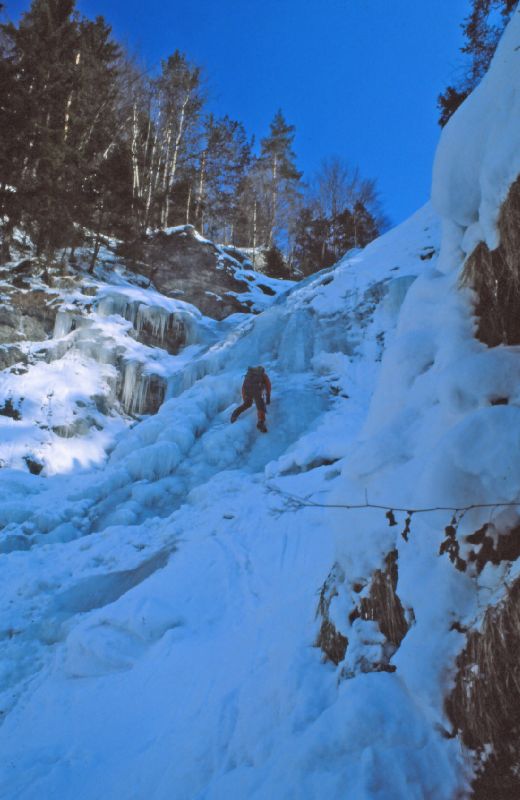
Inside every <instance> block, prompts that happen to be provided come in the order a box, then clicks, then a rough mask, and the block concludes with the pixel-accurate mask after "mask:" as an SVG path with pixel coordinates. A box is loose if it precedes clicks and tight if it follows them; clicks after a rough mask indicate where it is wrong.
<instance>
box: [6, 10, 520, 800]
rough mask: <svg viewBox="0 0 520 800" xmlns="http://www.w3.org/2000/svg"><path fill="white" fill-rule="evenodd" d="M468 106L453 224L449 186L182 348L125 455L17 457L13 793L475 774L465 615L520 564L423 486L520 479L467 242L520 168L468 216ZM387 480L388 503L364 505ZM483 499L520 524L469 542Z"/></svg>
mask: <svg viewBox="0 0 520 800" xmlns="http://www.w3.org/2000/svg"><path fill="white" fill-rule="evenodd" d="M519 32H520V15H519V13H518V12H516V13H515V15H514V17H513V21H512V23H511V25H510V27H509V29H508V32H507V34H506V36H505V38H504V40H503V42H502V45H501V48H500V49H499V51H498V53H497V56H496V58H495V61H494V64H493V67H492V70H491V73H490V76H489V80H488V84H487V85H491V87H492V89H490V90H489V91H493V92H494V93H495V94H496V95H497V97H498V96H499V95H500V92H503V93H506V94H507V93H508V92H509V94H510V93H511V89H510V87H511V84H512V83H514V82H515V81H516V83H515V86H516V87H517V86H518V85H519V83H518V81H517V78H518V77H519V66H518V62H519V58H520V54H519V53H518V48H517V45H516V42H517V40H518V36H519ZM513 54H514V55H513ZM506 67H507V69H506ZM493 71H494V72H493ZM493 76H494V77H493ZM478 91H480V95H479V94H478V93H475V96H476V97H477V100H478V97H479V96H480V97H487V96H488V95H487V91H488V90H487V89H486V88H485V85H484V84H483V85H482V87H481V90H478ZM515 91H517V89H515ZM473 102H477V101H473ZM486 102H487V100H486ZM482 103H483V106H484V107H485V102H484V100H483V101H482ZM500 107H501V108H502V106H500ZM466 108H467V106H463V107H462V109H461V110H460V111H459V112H458V115H456V117H455V118H454V121H453V124H452V123H450V125H449V126H448V127H447V128H446V131H445V133H444V134H443V140H442V143H441V149H440V151H439V153H440V154H439V157H438V161H437V167H436V177H435V180H434V186H436V187H437V188H436V190H435V192H434V200H435V203H436V206H437V209H438V213H439V214H440V215H441V216H442V229H443V232H442V234H441V220H440V217H439V216H438V214H437V213H436V212H434V211H433V210H432V208H431V207H430V206H426V207H425V208H424V209H422V210H421V211H420V212H418V213H417V214H416V215H415V216H414V217H412V218H411V219H410V220H409V221H408V222H407V223H405V224H404V225H402V226H400V227H399V228H397V229H396V230H394V231H391V232H390V233H388V234H386V235H385V236H383V237H382V238H381V239H379V240H377V241H376V242H374V243H372V244H371V245H370V246H369V247H367V248H366V249H365V250H364V251H363V252H361V253H356V254H354V255H352V256H351V257H347V258H345V259H344V260H343V261H342V262H340V263H339V265H337V266H336V267H335V268H334V269H331V270H325V271H323V272H322V273H319V274H317V275H315V276H312V277H311V278H309V279H307V280H306V281H304V282H302V283H300V284H298V285H297V286H296V287H294V288H293V289H291V290H290V291H289V292H288V293H287V294H285V295H284V296H283V297H280V298H279V299H278V300H277V301H275V302H274V304H273V305H272V306H271V308H269V309H268V310H266V311H264V312H263V313H262V314H260V315H259V316H257V317H254V318H252V317H250V318H244V317H236V318H234V319H230V320H227V321H226V322H225V323H222V326H221V327H219V328H218V330H217V331H215V329H214V328H211V330H210V332H209V333H208V335H207V336H206V335H205V334H204V335H202V334H201V335H200V336H199V335H197V337H198V338H197V341H196V342H195V343H194V344H192V345H189V346H188V347H186V348H185V349H183V350H181V351H180V352H179V353H177V354H175V353H172V354H166V353H163V355H162V356H161V359H163V360H162V361H161V364H162V368H163V369H164V375H165V376H166V380H167V386H168V392H167V399H166V401H165V402H164V403H163V404H162V406H161V407H160V409H159V411H158V413H157V414H155V415H153V416H149V417H146V418H144V419H142V420H141V421H139V422H137V424H134V425H133V426H132V427H131V428H127V427H126V426H125V427H124V429H122V430H118V431H115V432H114V434H113V439H112V440H111V441H112V445H111V449H110V454H109V456H108V458H107V460H106V461H104V462H102V463H99V462H98V466H90V467H88V468H86V465H85V464H83V466H82V462H81V459H78V462H79V463H75V464H74V465H72V464H70V463H68V464H67V465H66V469H65V468H64V469H61V468H60V467H59V465H57V467H56V468H55V469H54V470H51V469H49V470H48V475H47V476H46V477H44V476H43V475H40V476H35V475H30V474H27V472H22V471H20V470H17V469H3V470H1V471H0V497H1V501H2V502H1V505H0V523H1V524H2V526H3V530H2V534H1V539H0V546H1V549H2V553H3V554H2V555H1V556H0V565H1V574H2V588H3V596H4V603H3V604H2V608H1V611H0V614H1V618H0V632H1V636H2V645H3V646H2V661H1V680H0V687H1V694H0V703H1V706H0V709H1V714H2V717H3V724H2V726H1V728H0V752H1V753H2V759H1V764H0V794H1V796H2V797H6V798H13V800H14V798H17V800H36V799H37V798H38V800H41V798H49V799H51V798H52V800H54V798H56V800H58V798H59V800H64V799H65V800H68V799H69V798H70V800H72V798H74V800H76V799H80V800H97V798H99V797H106V798H125V800H127V799H128V800H152V799H153V800H162V799H163V798H164V800H166V799H167V798H168V800H170V799H171V798H172V797H174V798H175V800H195V799H198V800H217V798H219V799H222V800H223V799H224V798H226V800H227V799H228V798H240V800H242V798H244V800H245V799H246V798H247V800H250V798H257V800H264V798H276V800H293V799H294V800H303V799H304V798H308V799H309V800H314V799H315V798H316V799H317V800H321V798H327V800H330V798H338V799H339V798H348V800H403V798H406V800H414V799H416V800H425V799H426V798H428V800H454V799H455V798H462V797H465V796H467V786H468V780H469V777H470V766H469V765H470V760H469V754H468V753H466V752H464V751H463V748H462V745H461V744H460V741H459V739H458V738H457V737H455V736H453V735H452V734H453V732H452V730H451V725H450V722H449V721H448V720H447V718H446V715H445V711H444V698H445V697H446V695H447V694H448V693H449V691H450V687H451V686H452V682H453V675H454V670H455V658H456V655H457V653H458V652H459V651H460V650H461V648H462V647H463V645H464V641H465V637H464V635H463V633H462V631H463V630H464V629H466V628H468V627H469V628H471V627H478V625H479V622H480V620H481V619H482V615H483V613H484V611H485V609H486V608H487V607H488V606H489V604H490V603H492V602H496V601H497V600H498V599H499V598H500V597H501V596H502V595H503V592H504V590H505V587H506V586H507V584H508V583H510V582H511V580H513V579H514V578H515V577H517V573H518V566H517V565H516V563H515V564H510V563H509V562H502V563H501V564H499V565H496V566H493V565H491V564H487V565H486V566H485V568H484V569H483V571H482V572H481V573H480V574H479V575H477V572H476V570H475V569H472V568H471V565H470V568H469V569H467V570H466V571H463V570H460V569H457V564H456V563H453V561H452V560H451V559H450V558H449V553H444V554H443V555H439V549H440V547H441V545H442V544H443V542H444V540H445V535H446V534H445V528H446V526H448V524H449V523H450V519H451V516H452V512H451V511H449V510H436V511H428V512H424V513H423V512H420V513H419V512H416V513H413V514H411V521H410V523H409V525H408V528H409V530H408V531H407V535H406V536H405V537H403V536H402V533H403V530H404V529H405V517H406V516H407V513H406V512H405V511H403V512H401V511H397V510H396V509H397V508H403V509H424V508H430V507H440V506H442V507H444V506H445V507H458V508H460V507H462V506H466V505H473V504H475V503H478V504H480V503H496V504H499V503H502V502H504V503H505V502H514V501H516V500H518V474H519V473H520V446H519V445H520V442H517V439H518V438H519V436H520V433H519V431H520V409H519V406H520V392H519V389H518V387H519V385H520V381H519V378H520V353H519V351H518V348H517V347H506V346H501V347H497V348H492V349H488V348H487V347H485V345H483V344H481V343H480V342H478V341H477V340H476V339H475V338H474V329H475V320H474V315H473V308H474V297H473V294H472V292H471V291H470V290H469V289H461V288H460V287H459V284H458V277H459V274H460V269H461V267H462V263H463V256H464V248H463V247H462V244H461V243H462V242H464V241H469V238H471V240H472V241H473V242H475V236H476V230H477V229H476V227H474V226H475V224H476V222H477V221H478V223H479V225H480V228H479V230H480V231H481V232H484V231H485V230H486V228H487V226H490V225H491V224H492V219H494V223H493V224H496V219H497V216H498V205H497V204H499V203H500V202H502V200H503V199H504V192H503V188H500V190H497V192H496V193H495V195H492V193H491V192H488V193H487V195H486V197H487V198H488V200H486V204H485V207H483V206H481V207H480V211H478V210H477V207H476V206H475V204H473V206H472V208H473V211H472V213H471V214H470V215H469V216H464V219H462V217H459V216H458V214H459V212H461V209H460V204H458V203H457V202H455V201H454V204H451V205H450V203H448V202H447V200H446V198H445V197H443V193H442V192H440V190H439V186H440V185H442V179H441V178H440V177H439V174H440V175H441V176H442V175H443V174H444V175H445V174H448V173H450V169H453V170H455V169H459V170H464V165H463V164H462V163H461V162H463V161H464V156H465V154H466V156H467V158H468V159H471V158H472V157H473V156H474V154H475V152H476V151H475V148H474V147H472V146H469V145H468V142H469V141H470V140H471V135H472V132H473V131H475V133H474V135H475V136H478V130H477V129H476V128H475V125H476V121H475V120H478V119H479V115H478V114H477V112H476V111H475V110H474V108H473V107H472V106H469V108H470V111H466V110H465V109H466ZM511 108H512V109H513V111H511V113H514V108H516V106H514V105H513V106H511ZM504 109H505V106H504ZM504 113H505V112H504ZM465 114H466V119H467V123H466V125H465V124H464V119H465V116H464V115H465ZM506 116H507V115H506ZM486 119H487V117H486ZM457 120H459V121H457ZM460 120H462V122H461V121H460ZM485 121H486V120H484V122H485ZM502 122H503V124H505V125H507V124H509V123H508V122H507V120H506V122H504V121H503V120H502ZM450 126H451V128H450ZM455 126H458V130H459V134H458V135H455V134H453V133H452V132H450V130H451V131H453V130H456V127H455ZM508 130H510V135H511V136H516V135H517V128H515V127H514V126H511V127H510V128H508ZM493 141H495V140H494V139H493V137H491V138H488V145H489V147H490V148H492V147H493V146H494V145H493ZM457 142H458V146H457V144H456V143H457ZM446 143H448V144H446ZM517 144H520V143H517ZM479 152H480V155H479V157H480V159H481V164H482V165H484V166H483V167H482V172H479V171H478V170H477V171H476V172H475V171H473V172H471V170H470V169H469V166H468V169H467V170H466V172H465V175H466V176H467V178H468V181H469V183H470V186H469V190H468V191H472V192H473V196H476V194H478V190H477V189H476V188H475V185H474V183H472V181H474V180H477V181H479V180H480V178H481V176H482V174H485V175H487V176H488V178H489V180H491V178H490V177H489V176H490V175H491V172H493V173H494V174H496V175H498V174H500V175H503V172H500V170H498V167H497V165H496V162H495V166H494V168H493V170H487V167H485V164H487V163H488V161H487V156H486V153H487V151H486V148H485V147H483V149H482V150H481V151H479ZM515 152H517V151H515ZM443 153H444V155H443ZM504 153H505V154H506V155H507V153H509V149H508V148H504ZM450 159H452V163H451V162H450ZM471 169H473V167H472V168H471ZM439 171H440V172H439ZM472 175H473V176H474V177H472ZM475 176H476V177H475ZM514 177H515V176H513V177H512V179H514ZM488 178H486V180H488ZM500 180H502V178H500ZM454 191H455V190H454ZM492 196H493V197H494V201H493V202H491V201H490V200H489V198H491V197H492ZM449 197H450V198H452V197H453V193H450V194H449ZM464 197H466V194H464ZM450 202H451V201H450ZM478 214H480V215H481V216H480V217H479V218H478V219H477V217H478ZM472 226H473V227H472ZM470 229H471V232H470V233H469V234H467V230H470ZM455 233H456V236H455ZM480 235H483V233H481V234H480ZM465 236H466V240H464V237H465ZM457 237H458V238H457ZM468 237H469V238H468ZM439 253H440V254H439ZM136 291H138V290H137V289H136ZM139 291H140V290H139ZM111 292H113V290H110V291H108V290H107V298H108V297H109V296H111ZM138 299H139V298H138ZM117 302H119V301H117ZM139 302H141V301H140V300H139ZM154 302H155V304H156V305H159V306H160V305H161V303H162V302H163V301H161V300H160V298H156V299H155V301H154ZM118 308H119V311H121V308H120V307H119V306H118ZM112 310H115V311H117V309H112ZM125 313H126V312H125ZM186 313H187V312H186ZM190 313H193V314H195V316H196V313H195V312H190ZM123 316H125V315H123ZM116 317H117V319H116ZM159 317H160V313H159V312H154V316H153V319H154V320H156V321H157V320H158V319H159ZM105 319H106V320H107V321H108V322H107V323H106V324H109V323H110V324H112V325H116V324H117V325H120V326H123V321H122V319H123V318H122V317H121V316H120V315H119V316H118V315H117V314H115V315H112V314H109V315H108V316H107V317H106V318H105ZM95 324H98V322H96V323H95ZM126 324H127V325H129V324H130V326H131V325H134V322H132V320H130V322H129V321H128V319H127V322H126ZM195 327H196V330H198V331H199V330H200V331H207V330H208V328H207V326H206V322H205V320H204V319H202V318H197V321H196V326H195ZM210 327H211V326H210ZM80 330H81V329H80ZM61 333H62V334H64V330H62V331H61ZM123 334H124V332H122V333H121V341H123V339H124V335H123ZM64 335H65V338H66V337H67V336H71V335H74V332H71V333H66V334H64ZM125 335H126V334H125ZM127 338H128V337H127ZM132 341H133V340H132ZM134 344H135V342H134ZM129 346H130V345H129ZM136 346H137V345H136ZM139 346H140V347H141V346H143V345H141V344H139ZM161 352H162V351H161ZM259 363H262V364H264V366H265V367H266V369H267V371H268V373H269V375H270V377H271V380H272V382H273V397H272V403H271V406H270V407H269V413H268V420H267V422H268V427H269V433H268V434H267V435H265V436H264V435H261V434H259V433H258V432H257V430H256V427H255V419H254V416H255V415H254V413H253V411H250V412H248V413H247V414H244V415H243V416H241V417H240V419H239V421H238V422H237V423H236V424H235V425H230V424H229V415H230V412H231V410H232V409H233V408H234V406H235V404H236V403H237V402H239V392H240V384H241V379H242V375H243V374H244V372H245V370H246V368H247V366H248V365H249V364H259ZM47 367H48V368H49V370H52V369H53V362H51V363H50V364H48V365H47ZM41 369H42V371H43V370H44V369H45V365H43V364H41ZM43 374H44V373H43V372H42V376H43ZM20 377H23V376H20ZM42 380H43V377H42ZM68 380H70V379H68ZM85 380H86V379H85ZM83 389H84V391H85V393H86V394H88V393H89V387H88V385H87V384H85V385H84V386H83ZM67 402H68V401H66V400H64V404H65V405H66V404H67ZM10 424H12V425H13V426H14V425H16V424H18V423H17V422H16V421H15V420H12V421H11V422H10ZM78 442H79V444H78ZM80 444H81V442H80V439H79V438H78V440H77V446H78V447H80ZM75 446H76V445H75ZM52 473H54V474H52ZM364 503H370V504H373V505H379V506H382V508H369V507H365V508H359V509H347V508H345V507H343V506H345V505H363V504H364ZM385 509H394V510H395V512H394V513H395V518H396V521H397V523H398V524H397V525H393V524H389V522H392V517H391V515H390V516H387V515H386V513H385ZM484 522H492V523H493V524H494V525H495V527H496V530H497V531H498V530H500V531H507V530H509V529H510V528H511V527H513V526H514V525H516V524H518V510H517V509H516V508H514V507H509V508H507V509H504V508H500V507H498V506H497V507H496V508H494V509H482V508H477V509H473V510H471V511H470V512H468V513H466V514H465V515H464V516H463V517H462V518H461V519H460V520H459V521H458V534H457V535H458V537H459V539H460V541H461V543H462V536H463V535H464V534H469V533H472V532H473V531H475V530H476V529H477V528H479V527H480V526H481V525H482V524H483V523H484ZM461 548H462V549H461V551H460V553H461V557H462V556H467V550H464V546H463V544H461ZM389 554H393V555H392V557H393V559H394V562H395V564H396V565H397V571H398V572H397V583H396V588H395V591H396V594H397V596H398V597H399V599H400V603H401V604H402V609H403V615H404V618H405V619H406V624H407V628H408V630H407V632H406V634H405V635H404V638H402V641H400V642H399V643H398V644H397V645H396V644H395V643H394V645H393V646H392V647H390V644H391V643H390V642H389V640H388V638H387V637H385V636H384V635H383V632H382V630H381V627H380V625H379V624H378V621H377V620H373V619H369V618H367V615H365V616H363V615H362V614H360V613H358V611H359V608H360V606H361V605H362V603H363V601H367V599H368V598H369V594H370V589H371V580H372V577H373V575H374V574H375V573H376V571H377V570H381V569H383V566H384V564H385V559H387V558H388V555H389ZM327 578H329V586H331V587H332V591H331V593H330V595H329V599H330V607H329V609H328V613H329V617H330V621H331V623H332V624H333V626H334V628H335V629H336V631H338V632H341V634H342V635H343V636H345V637H346V639H348V646H347V649H346V654H345V658H344V660H340V662H339V664H338V665H337V666H335V665H334V664H333V663H331V662H330V661H327V662H326V661H324V659H323V653H322V652H321V650H320V649H319V648H318V647H316V646H315V645H316V640H317V637H318V632H319V629H320V624H321V621H322V620H321V619H320V616H319V615H317V606H318V600H319V594H320V589H321V587H322V586H323V584H324V581H326V579H327Z"/></svg>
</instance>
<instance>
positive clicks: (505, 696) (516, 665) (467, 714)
mask: <svg viewBox="0 0 520 800" xmlns="http://www.w3.org/2000/svg"><path fill="white" fill-rule="evenodd" d="M519 656H520V579H517V580H516V581H515V582H514V583H513V584H512V586H511V587H510V589H509V591H508V592H507V596H506V598H505V600H504V601H503V602H502V603H500V604H499V605H498V606H495V607H492V608H489V609H488V610H487V611H486V613H485V615H484V619H483V621H482V624H481V626H480V630H478V631H473V632H472V633H470V634H469V636H468V639H467V643H466V647H465V648H464V650H463V651H462V653H461V654H460V655H459V657H458V659H457V663H456V666H457V675H456V678H455V686H454V688H453V690H452V692H451V694H450V696H449V697H448V699H447V701H446V711H447V713H448V716H449V718H450V720H451V722H452V724H453V725H454V729H455V732H456V733H460V735H461V737H462V740H463V742H464V744H465V745H466V747H468V748H469V749H470V750H473V751H474V753H475V762H476V764H475V766H476V771H477V777H476V778H475V781H474V784H473V792H474V794H473V797H474V798H475V800H513V798H517V797H520V658H519Z"/></svg>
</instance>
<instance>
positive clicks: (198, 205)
mask: <svg viewBox="0 0 520 800" xmlns="http://www.w3.org/2000/svg"><path fill="white" fill-rule="evenodd" d="M250 160H251V146H250V144H249V142H248V139H247V136H246V132H245V130H244V126H243V125H242V124H241V123H240V122H237V121H236V120H232V119H230V118H229V117H227V116H225V117H223V118H222V119H215V118H214V116H213V115H212V114H210V115H209V116H208V117H207V118H206V120H205V122H204V133H203V148H202V151H201V153H200V156H199V159H198V169H197V175H196V182H195V191H194V195H195V198H196V199H195V209H194V223H195V225H196V227H197V228H198V229H199V230H200V231H201V233H205V232H206V233H207V234H208V235H209V236H211V237H212V238H220V239H221V240H226V241H228V242H234V240H235V233H236V227H237V216H238V205H239V195H240V190H241V186H242V183H243V181H244V178H245V174H246V170H247V167H248V165H249V163H250Z"/></svg>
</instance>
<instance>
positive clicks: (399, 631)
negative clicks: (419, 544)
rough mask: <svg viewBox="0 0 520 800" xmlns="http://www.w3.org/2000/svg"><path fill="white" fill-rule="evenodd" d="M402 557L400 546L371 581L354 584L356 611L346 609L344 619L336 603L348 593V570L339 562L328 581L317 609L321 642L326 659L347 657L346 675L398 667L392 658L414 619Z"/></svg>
mask: <svg viewBox="0 0 520 800" xmlns="http://www.w3.org/2000/svg"><path fill="white" fill-rule="evenodd" d="M397 558H398V554H397V550H392V551H391V552H390V553H388V555H387V556H386V558H385V563H384V566H383V567H382V568H381V569H377V570H375V572H374V573H373V575H372V578H371V580H370V581H369V582H368V583H367V584H354V585H352V587H351V595H352V598H353V600H351V602H350V607H351V611H350V613H349V614H348V615H347V614H345V613H343V614H342V615H341V616H343V617H346V618H343V619H342V620H341V622H340V624H338V622H337V614H336V615H334V614H333V613H332V609H331V606H332V603H333V601H334V599H335V598H340V597H341V595H345V594H346V588H345V583H346V578H345V573H344V572H343V570H342V569H341V567H340V566H339V564H335V566H334V567H333V569H332V570H331V572H330V574H329V576H328V578H327V580H326V581H325V583H324V584H323V587H322V590H321V593H320V600H319V603H318V609H317V615H318V616H319V617H320V618H321V625H320V630H319V633H318V636H317V639H316V642H315V644H316V647H319V648H320V649H321V650H322V652H323V655H324V658H325V660H326V661H332V662H333V663H334V664H336V665H338V664H340V663H342V662H344V665H343V666H342V672H341V674H342V677H344V678H352V677H354V675H355V674H357V673H358V672H394V671H395V666H394V665H392V664H391V663H390V659H391V657H392V656H393V654H394V653H395V652H396V650H397V649H398V648H399V645H400V644H401V642H402V640H403V639H404V637H405V636H406V634H407V632H408V630H409V628H410V625H411V624H412V622H413V613H412V612H411V611H410V612H409V613H408V615H407V614H406V612H405V609H404V608H403V606H402V604H401V600H400V599H399V595H398V594H397V579H398V567H397ZM343 599H344V600H346V601H347V602H348V600H347V598H343ZM347 632H349V633H348V636H347V635H345V634H346V633H347Z"/></svg>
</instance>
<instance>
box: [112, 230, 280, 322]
mask: <svg viewBox="0 0 520 800" xmlns="http://www.w3.org/2000/svg"><path fill="white" fill-rule="evenodd" d="M120 255H121V256H123V257H124V258H125V262H126V264H127V265H128V266H129V267H130V268H133V269H135V270H136V272H138V273H139V274H141V275H145V276H146V277H148V278H149V279H150V281H151V282H152V283H153V284H154V286H155V287H156V288H157V290H158V291H159V292H161V293H162V294H165V295H167V296H168V297H176V298H179V299H181V300H185V301H186V302H188V303H192V304H193V305H195V306H197V308H198V309H200V311H202V313H203V314H206V315H207V316H209V317H213V318H214V319H218V320H221V319H224V318H225V317H227V316H229V315H230V314H234V313H236V312H249V311H255V310H257V309H256V308H255V305H256V304H255V294H256V295H258V297H259V298H261V297H262V295H263V296H265V297H266V298H267V297H272V296H273V295H274V294H276V293H277V292H276V291H275V289H273V287H272V284H279V285H281V284H282V283H283V282H282V281H273V280H272V279H270V278H267V277H266V276H264V275H259V274H258V273H256V272H254V271H253V269H252V268H251V267H252V265H251V262H250V261H249V259H248V258H247V257H246V256H245V255H244V254H243V253H241V252H240V251H239V250H236V249H235V248H233V247H222V246H218V245H216V244H214V243H213V242H210V241H208V240H206V239H203V238H202V237H201V236H199V234H198V233H197V232H196V230H195V229H194V228H193V227H192V226H191V225H185V226H183V227H180V228H168V229H166V230H165V231H159V232H156V233H153V234H149V235H147V236H146V237H143V239H142V240H141V241H139V242H137V243H134V244H133V245H132V246H131V247H125V248H122V249H121V250H120ZM258 310H260V309H258Z"/></svg>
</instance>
